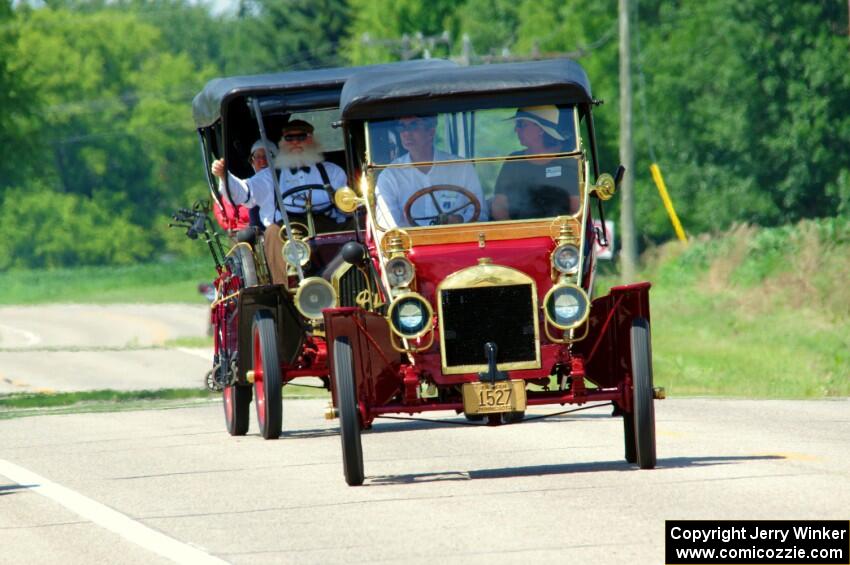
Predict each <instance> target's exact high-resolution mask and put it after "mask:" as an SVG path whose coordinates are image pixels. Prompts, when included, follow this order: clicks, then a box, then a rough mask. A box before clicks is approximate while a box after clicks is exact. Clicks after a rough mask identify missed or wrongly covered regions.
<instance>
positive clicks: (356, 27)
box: [346, 0, 464, 65]
mask: <svg viewBox="0 0 850 565" xmlns="http://www.w3.org/2000/svg"><path fill="white" fill-rule="evenodd" d="M349 2H350V4H351V13H352V21H351V24H350V27H349V30H350V35H349V37H348V40H347V41H346V53H347V56H348V60H349V61H350V62H351V63H352V64H355V65H366V64H372V63H386V62H388V61H398V60H402V59H408V58H420V57H422V54H423V51H422V49H421V47H422V46H423V44H425V45H426V46H427V42H422V41H418V40H416V38H415V37H413V39H412V41H411V42H410V43H409V44H407V45H404V44H402V43H401V42H400V40H401V39H402V37H403V36H405V35H407V36H408V37H412V36H414V35H415V34H417V33H421V34H422V35H423V36H424V37H433V36H440V35H442V34H443V32H448V39H449V40H450V41H455V42H456V40H457V38H458V37H459V32H460V22H459V18H458V14H457V10H458V9H459V8H460V7H462V6H463V4H464V0H432V1H430V2H421V1H419V0H349ZM457 49H459V46H454V45H451V44H450V45H445V44H443V43H442V42H439V43H435V51H434V52H432V53H431V55H432V56H435V57H446V56H448V55H450V54H451V53H453V52H456V51H457Z"/></svg>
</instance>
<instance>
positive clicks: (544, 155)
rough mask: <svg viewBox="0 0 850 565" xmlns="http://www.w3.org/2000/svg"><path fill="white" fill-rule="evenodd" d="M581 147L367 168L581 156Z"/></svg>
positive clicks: (375, 169)
mask: <svg viewBox="0 0 850 565" xmlns="http://www.w3.org/2000/svg"><path fill="white" fill-rule="evenodd" d="M581 156H582V151H581V149H576V150H574V151H562V152H558V153H537V154H534V155H499V156H495V157H468V158H466V159H446V160H445V161H417V162H415V163H386V164H383V165H378V164H375V163H369V165H368V166H367V169H369V170H373V171H382V170H384V169H407V168H413V167H433V166H434V165H461V164H463V163H472V164H475V163H503V162H505V161H537V160H538V159H563V158H565V157H581Z"/></svg>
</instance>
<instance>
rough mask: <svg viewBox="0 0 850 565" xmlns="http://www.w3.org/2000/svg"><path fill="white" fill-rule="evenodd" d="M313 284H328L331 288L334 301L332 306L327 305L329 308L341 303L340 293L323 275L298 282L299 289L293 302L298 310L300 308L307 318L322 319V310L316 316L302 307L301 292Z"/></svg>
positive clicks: (299, 310) (300, 311)
mask: <svg viewBox="0 0 850 565" xmlns="http://www.w3.org/2000/svg"><path fill="white" fill-rule="evenodd" d="M313 284H319V285H324V286H327V287H328V288H329V289H330V290H331V293H332V294H333V297H334V300H333V303H332V304H331V305H330V306H327V308H336V306H337V304H339V295H338V294H337V293H336V290H334V287H333V285H332V284H331V283H329V282H328V281H326V280H325V279H323V278H322V277H307V278H306V279H303V280H302V281H301V282H300V283H298V290H297V291H296V292H295V300H294V301H293V302H295V308H296V310H298V312H299V313H300V314H301V315H302V316H304V317H305V318H307V319H308V320H321V319H322V313H321V312H319V315H318V316H316V317H314V316H310V315H308V314H307V313H306V312H304V310H302V309H301V292H302V291H303V290H304V289H305V288H306V287H307V286H308V285H313Z"/></svg>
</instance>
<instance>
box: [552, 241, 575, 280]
mask: <svg viewBox="0 0 850 565" xmlns="http://www.w3.org/2000/svg"><path fill="white" fill-rule="evenodd" d="M567 246H570V247H572V248H573V249H575V250H576V257H577V261H576V266H575V267H573V268H572V269H570V270H569V271H562V270H560V269H559V268H558V266H557V265H556V264H555V254H556V253H557V252H558V250H559V249H561V248H562V247H567ZM549 264H550V265H551V266H552V271H554V273H557V274H558V275H574V274H576V273H578V268H579V265H581V249H579V248H578V245H576V244H574V243H560V244H558V245H557V246H555V249H553V250H552V253H550V254H549ZM552 280H557V279H554V278H553V279H552Z"/></svg>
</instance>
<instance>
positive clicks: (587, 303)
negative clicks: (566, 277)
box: [543, 283, 590, 330]
mask: <svg viewBox="0 0 850 565" xmlns="http://www.w3.org/2000/svg"><path fill="white" fill-rule="evenodd" d="M568 287H572V288H574V289H576V290H578V291H579V292H580V293H581V296H582V298H584V302H585V306H584V315H583V316H582V317H581V319H580V320H578V321H577V322H575V323H573V324H569V325H561V324H559V323H557V322H556V321H555V320H553V319H552V318H550V317H549V308H547V305H548V304H549V297H550V296H552V294H554V293H555V292H556V291H558V290H560V289H562V288H568ZM543 315H544V316H545V317H546V321H547V322H549V323H550V324H552V326H553V327H556V328H558V329H559V330H571V329H574V328H577V327H579V326H580V325H582V324H583V323H584V322H585V320H587V318H588V316H590V299H589V298H588V297H587V293H586V292H585V291H584V289H583V288H581V287H580V286H579V285H577V284H572V283H566V284H556V285H554V286H552V288H550V289H549V291H548V292H547V293H546V295H545V296H544V297H543Z"/></svg>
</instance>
